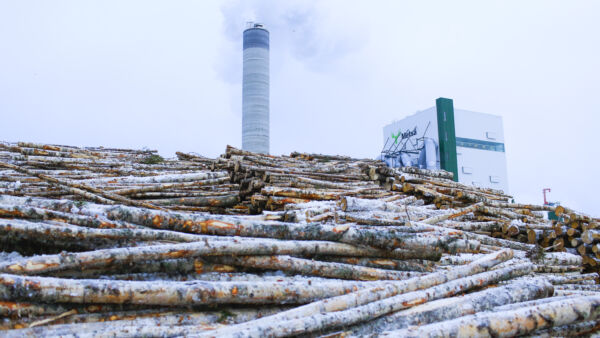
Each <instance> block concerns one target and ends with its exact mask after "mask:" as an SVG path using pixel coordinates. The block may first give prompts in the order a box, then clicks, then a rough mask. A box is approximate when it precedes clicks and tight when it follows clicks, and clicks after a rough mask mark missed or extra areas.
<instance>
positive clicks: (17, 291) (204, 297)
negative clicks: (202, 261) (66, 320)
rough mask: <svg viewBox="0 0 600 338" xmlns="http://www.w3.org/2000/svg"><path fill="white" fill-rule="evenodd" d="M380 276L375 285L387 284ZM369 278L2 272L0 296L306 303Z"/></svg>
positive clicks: (49, 299)
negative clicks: (151, 277)
mask: <svg viewBox="0 0 600 338" xmlns="http://www.w3.org/2000/svg"><path fill="white" fill-rule="evenodd" d="M381 284H382V283H379V282H377V284H375V285H381ZM359 289H370V288H369V284H365V283H363V284H360V283H357V282H354V281H348V282H344V281H332V282H323V281H321V282H319V283H312V282H311V281H310V279H307V280H305V281H301V282H262V283H254V282H207V281H193V282H166V281H161V282H159V283H157V282H154V281H149V282H147V281H118V280H103V279H74V280H73V279H63V278H52V277H33V276H19V275H11V274H0V299H3V300H24V301H34V302H45V303H78V304H86V303H97V304H145V305H164V306H189V305H206V304H281V303H289V304H302V303H307V302H311V301H314V300H318V299H323V298H328V297H332V296H337V295H343V294H346V293H349V292H353V291H356V290H359Z"/></svg>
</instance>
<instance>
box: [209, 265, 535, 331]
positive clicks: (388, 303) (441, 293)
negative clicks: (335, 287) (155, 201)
mask: <svg viewBox="0 0 600 338" xmlns="http://www.w3.org/2000/svg"><path fill="white" fill-rule="evenodd" d="M532 269H533V266H532V265H531V264H523V265H517V266H512V267H508V268H504V269H501V270H494V271H488V272H484V273H480V274H477V275H474V276H468V277H464V278H461V279H457V280H454V281H451V282H448V283H444V284H441V285H438V286H434V287H431V288H429V289H425V290H420V291H413V292H408V293H405V294H401V295H397V296H393V297H389V298H385V299H382V300H379V301H374V302H371V303H368V304H365V305H362V306H356V307H353V308H350V309H346V310H341V311H335V312H327V313H320V314H314V315H311V316H306V317H303V318H297V319H292V320H288V321H285V322H274V323H273V324H272V325H271V327H268V328H262V330H260V331H255V330H253V331H252V332H244V335H247V336H250V335H256V333H258V332H260V336H276V337H283V336H290V335H297V334H299V333H309V332H314V331H317V330H327V329H333V328H335V327H340V326H345V325H349V324H356V323H360V322H363V321H366V320H369V319H372V318H377V317H380V316H382V315H385V314H388V313H391V312H394V311H398V310H401V309H406V308H409V307H412V306H415V305H419V304H422V303H425V302H427V301H429V300H434V299H439V298H443V297H448V296H450V295H455V294H457V293H461V292H464V291H465V290H469V289H472V288H474V287H481V286H485V285H488V284H490V283H493V282H497V281H499V280H503V279H510V278H514V277H516V276H522V275H524V274H527V273H529V272H531V270H532ZM217 332H219V331H215V333H214V334H215V335H216V334H217ZM210 335H211V336H213V334H212V333H210Z"/></svg>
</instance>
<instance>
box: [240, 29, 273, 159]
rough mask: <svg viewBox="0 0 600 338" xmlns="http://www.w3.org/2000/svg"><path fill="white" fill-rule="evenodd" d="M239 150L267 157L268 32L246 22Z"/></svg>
mask: <svg viewBox="0 0 600 338" xmlns="http://www.w3.org/2000/svg"><path fill="white" fill-rule="evenodd" d="M243 60H244V65H243V81H242V149H243V150H247V151H252V152H257V153H263V154H268V153H269V31H268V30H266V29H265V27H264V26H263V25H262V24H259V23H253V22H249V23H248V25H247V27H246V30H244V58H243Z"/></svg>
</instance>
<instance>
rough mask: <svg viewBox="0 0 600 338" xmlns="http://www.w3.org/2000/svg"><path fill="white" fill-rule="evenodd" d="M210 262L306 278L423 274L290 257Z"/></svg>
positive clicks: (390, 277) (385, 277)
mask: <svg viewBox="0 0 600 338" xmlns="http://www.w3.org/2000/svg"><path fill="white" fill-rule="evenodd" d="M211 260H212V261H213V262H218V263H221V264H227V265H235V266H243V267H252V268H258V269H268V270H281V271H286V272H288V273H294V274H301V275H305V276H321V277H329V278H339V279H350V280H404V279H408V278H411V277H415V276H422V275H423V273H420V272H412V271H411V272H408V271H390V270H383V269H376V268H367V267H362V266H355V265H351V264H343V263H332V262H322V261H316V260H310V259H303V258H297V257H290V256H239V257H223V256H222V257H215V258H212V259H211Z"/></svg>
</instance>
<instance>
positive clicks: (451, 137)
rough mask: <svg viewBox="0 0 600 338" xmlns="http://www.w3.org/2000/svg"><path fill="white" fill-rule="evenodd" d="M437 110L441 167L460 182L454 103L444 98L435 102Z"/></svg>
mask: <svg viewBox="0 0 600 338" xmlns="http://www.w3.org/2000/svg"><path fill="white" fill-rule="evenodd" d="M435 106H436V109H437V122H438V136H439V142H440V167H441V168H442V169H444V170H446V171H449V172H452V173H454V181H456V182H458V160H457V156H456V130H455V128H454V103H453V102H452V99H446V98H443V97H440V98H438V99H437V100H435Z"/></svg>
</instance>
